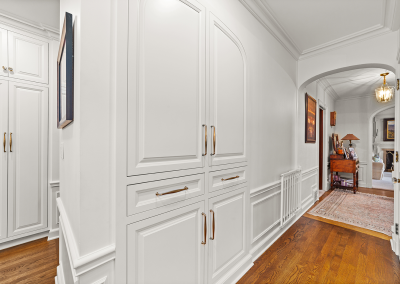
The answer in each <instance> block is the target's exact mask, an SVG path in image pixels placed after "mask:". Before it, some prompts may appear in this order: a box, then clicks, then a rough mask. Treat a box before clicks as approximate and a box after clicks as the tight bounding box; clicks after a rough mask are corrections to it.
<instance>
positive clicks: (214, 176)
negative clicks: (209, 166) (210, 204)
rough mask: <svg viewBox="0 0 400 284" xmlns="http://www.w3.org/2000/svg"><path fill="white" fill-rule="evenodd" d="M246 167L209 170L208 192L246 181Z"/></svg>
mask: <svg viewBox="0 0 400 284" xmlns="http://www.w3.org/2000/svg"><path fill="white" fill-rule="evenodd" d="M246 170H247V168H246V167H240V168H232V169H226V170H221V171H214V172H210V177H209V187H208V188H209V192H214V191H217V190H221V189H225V188H228V187H231V186H234V185H237V184H242V183H245V182H246Z"/></svg>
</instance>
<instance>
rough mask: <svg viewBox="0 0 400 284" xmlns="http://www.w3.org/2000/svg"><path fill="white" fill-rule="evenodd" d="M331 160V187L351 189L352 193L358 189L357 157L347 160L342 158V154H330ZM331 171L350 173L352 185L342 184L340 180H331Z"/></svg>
mask: <svg viewBox="0 0 400 284" xmlns="http://www.w3.org/2000/svg"><path fill="white" fill-rule="evenodd" d="M330 160H331V166H330V168H331V189H334V188H343V189H353V192H354V194H355V193H356V191H357V190H358V159H357V160H348V159H344V158H343V155H330ZM333 172H336V175H338V173H339V172H340V173H351V174H353V187H350V186H343V185H341V184H340V182H334V181H333Z"/></svg>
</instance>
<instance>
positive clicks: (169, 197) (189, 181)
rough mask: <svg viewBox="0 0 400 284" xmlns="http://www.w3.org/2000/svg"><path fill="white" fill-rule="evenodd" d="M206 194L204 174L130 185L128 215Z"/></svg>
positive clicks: (128, 190)
mask: <svg viewBox="0 0 400 284" xmlns="http://www.w3.org/2000/svg"><path fill="white" fill-rule="evenodd" d="M203 194H204V173H202V174H197V175H190V176H184V177H179V178H171V179H165V180H160V181H153V182H145V183H139V184H134V185H128V187H127V198H128V215H133V214H137V213H140V212H144V211H148V210H152V209H156V208H159V207H162V206H166V205H168V204H174V203H178V202H182V201H185V200H187V199H189V198H193V197H196V196H199V195H203Z"/></svg>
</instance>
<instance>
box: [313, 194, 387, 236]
mask: <svg viewBox="0 0 400 284" xmlns="http://www.w3.org/2000/svg"><path fill="white" fill-rule="evenodd" d="M308 213H309V214H311V215H314V216H319V217H322V218H326V219H330V220H334V221H338V222H342V223H346V224H350V225H354V226H358V227H361V228H365V229H368V230H373V231H376V232H380V233H383V234H386V235H388V236H392V231H391V226H392V225H393V220H394V199H393V198H392V197H386V196H379V195H374V194H368V193H362V192H357V193H356V194H354V193H353V191H350V190H342V189H335V190H334V191H333V192H332V193H331V194H329V195H328V196H327V197H326V198H325V199H324V200H322V201H321V203H319V204H318V205H317V206H315V207H314V208H313V209H312V210H311V211H310V212H308Z"/></svg>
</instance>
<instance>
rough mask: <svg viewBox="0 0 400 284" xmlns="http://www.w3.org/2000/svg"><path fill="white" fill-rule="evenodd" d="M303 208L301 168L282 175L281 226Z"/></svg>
mask: <svg viewBox="0 0 400 284" xmlns="http://www.w3.org/2000/svg"><path fill="white" fill-rule="evenodd" d="M300 208H301V169H300V168H299V169H297V170H293V171H290V172H287V173H284V174H282V175H281V227H283V226H285V225H286V224H287V223H288V222H289V221H290V220H291V219H292V218H293V217H294V216H296V213H297V211H298V210H299V209H300Z"/></svg>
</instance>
